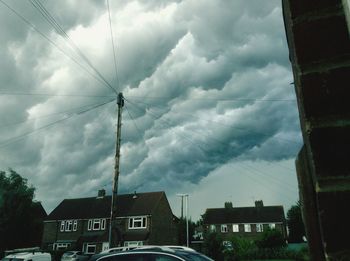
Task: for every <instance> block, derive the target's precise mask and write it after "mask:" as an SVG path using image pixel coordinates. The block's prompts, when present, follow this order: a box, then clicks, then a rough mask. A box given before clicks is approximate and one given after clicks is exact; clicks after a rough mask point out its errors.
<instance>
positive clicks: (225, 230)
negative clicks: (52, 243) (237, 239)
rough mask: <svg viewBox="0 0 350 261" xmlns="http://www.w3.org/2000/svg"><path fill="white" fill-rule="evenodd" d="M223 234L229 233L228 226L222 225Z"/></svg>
mask: <svg viewBox="0 0 350 261" xmlns="http://www.w3.org/2000/svg"><path fill="white" fill-rule="evenodd" d="M221 233H228V227H227V225H226V224H222V225H221Z"/></svg>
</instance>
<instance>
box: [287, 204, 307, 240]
mask: <svg viewBox="0 0 350 261" xmlns="http://www.w3.org/2000/svg"><path fill="white" fill-rule="evenodd" d="M287 225H288V230H289V236H288V239H289V240H288V241H289V242H294V243H297V242H302V241H303V236H305V227H304V223H303V219H302V216H301V209H300V201H298V202H297V204H296V205H294V206H292V207H291V208H290V209H289V210H288V212H287Z"/></svg>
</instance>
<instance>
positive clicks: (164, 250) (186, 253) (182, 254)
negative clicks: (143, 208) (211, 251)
mask: <svg viewBox="0 0 350 261" xmlns="http://www.w3.org/2000/svg"><path fill="white" fill-rule="evenodd" d="M135 253H140V254H146V253H147V254H165V255H170V256H175V257H178V258H182V259H184V260H188V258H189V257H191V256H193V255H197V256H198V255H199V256H201V257H203V258H205V259H207V260H208V261H209V260H212V259H210V258H209V257H207V256H205V255H203V254H201V253H199V252H196V251H194V250H184V249H171V248H168V247H164V246H152V247H147V248H136V249H133V250H129V251H123V252H116V253H109V254H104V255H102V256H100V257H98V258H97V259H95V260H97V261H98V260H99V259H100V258H101V259H102V258H104V257H109V256H119V255H130V254H135ZM191 260H192V259H191Z"/></svg>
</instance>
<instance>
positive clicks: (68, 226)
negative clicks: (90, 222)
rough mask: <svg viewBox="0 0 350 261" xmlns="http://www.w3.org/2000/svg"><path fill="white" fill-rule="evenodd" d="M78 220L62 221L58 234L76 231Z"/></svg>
mask: <svg viewBox="0 0 350 261" xmlns="http://www.w3.org/2000/svg"><path fill="white" fill-rule="evenodd" d="M77 227H78V220H62V221H61V225H60V232H71V231H77Z"/></svg>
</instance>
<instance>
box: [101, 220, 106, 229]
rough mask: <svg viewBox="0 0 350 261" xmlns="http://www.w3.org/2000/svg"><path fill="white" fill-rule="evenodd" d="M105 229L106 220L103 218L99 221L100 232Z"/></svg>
mask: <svg viewBox="0 0 350 261" xmlns="http://www.w3.org/2000/svg"><path fill="white" fill-rule="evenodd" d="M105 229H106V219H105V218H103V219H101V230H105Z"/></svg>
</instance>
